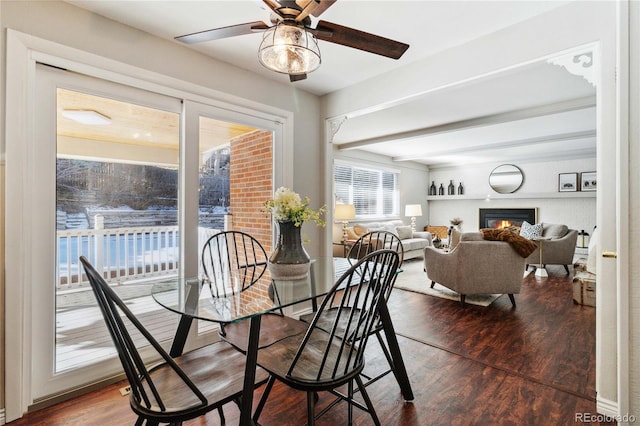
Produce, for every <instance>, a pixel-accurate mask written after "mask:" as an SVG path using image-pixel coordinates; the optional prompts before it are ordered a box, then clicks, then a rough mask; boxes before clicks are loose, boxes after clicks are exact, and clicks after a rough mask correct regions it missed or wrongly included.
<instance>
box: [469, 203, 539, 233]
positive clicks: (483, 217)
mask: <svg viewBox="0 0 640 426" xmlns="http://www.w3.org/2000/svg"><path fill="white" fill-rule="evenodd" d="M537 219H538V209H536V208H535V207H534V208H530V209H480V223H479V227H480V229H484V228H504V227H506V226H522V222H524V221H525V220H526V221H527V222H528V223H531V224H534V223H537V221H538V220H537Z"/></svg>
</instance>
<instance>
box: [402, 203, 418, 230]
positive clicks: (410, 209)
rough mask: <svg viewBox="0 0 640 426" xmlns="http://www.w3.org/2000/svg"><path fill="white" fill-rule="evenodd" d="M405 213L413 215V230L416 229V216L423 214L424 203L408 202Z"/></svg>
mask: <svg viewBox="0 0 640 426" xmlns="http://www.w3.org/2000/svg"><path fill="white" fill-rule="evenodd" d="M404 215H405V216H411V230H412V231H415V230H416V216H422V205H420V204H407V205H406V206H404Z"/></svg>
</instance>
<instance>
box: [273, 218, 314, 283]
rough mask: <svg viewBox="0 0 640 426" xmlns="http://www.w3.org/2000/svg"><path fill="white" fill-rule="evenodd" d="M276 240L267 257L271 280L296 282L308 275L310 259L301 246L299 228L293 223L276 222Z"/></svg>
mask: <svg viewBox="0 0 640 426" xmlns="http://www.w3.org/2000/svg"><path fill="white" fill-rule="evenodd" d="M276 223H277V224H278V238H277V240H276V241H277V242H276V246H275V248H274V249H273V252H272V253H271V256H269V262H268V266H269V272H270V273H271V278H272V279H283V280H298V279H302V278H305V277H306V276H307V275H308V274H309V268H310V266H311V263H310V262H311V259H310V258H309V255H308V254H307V252H306V251H305V249H304V246H303V245H302V237H301V235H300V228H301V226H296V225H295V223H294V222H276Z"/></svg>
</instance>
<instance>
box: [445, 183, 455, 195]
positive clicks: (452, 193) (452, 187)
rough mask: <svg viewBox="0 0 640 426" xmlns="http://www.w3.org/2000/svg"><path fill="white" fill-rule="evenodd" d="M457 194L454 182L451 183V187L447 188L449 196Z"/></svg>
mask: <svg viewBox="0 0 640 426" xmlns="http://www.w3.org/2000/svg"><path fill="white" fill-rule="evenodd" d="M455 193H456V187H455V185H454V184H453V180H450V181H449V187H448V188H447V195H454V194H455Z"/></svg>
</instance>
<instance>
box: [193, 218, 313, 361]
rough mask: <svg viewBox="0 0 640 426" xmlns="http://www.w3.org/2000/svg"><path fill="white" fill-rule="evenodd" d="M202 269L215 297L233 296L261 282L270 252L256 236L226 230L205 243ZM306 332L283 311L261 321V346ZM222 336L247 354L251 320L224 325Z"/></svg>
mask: <svg viewBox="0 0 640 426" xmlns="http://www.w3.org/2000/svg"><path fill="white" fill-rule="evenodd" d="M201 267H202V270H203V273H204V280H205V281H206V284H208V285H209V287H210V288H211V293H212V295H213V296H214V297H230V296H232V295H237V294H240V293H241V292H242V291H244V290H246V289H247V288H249V287H251V286H253V285H255V284H256V283H258V282H259V280H260V279H261V278H262V277H263V276H264V274H265V272H266V270H267V253H266V251H265V249H264V247H263V246H262V244H260V242H259V241H258V240H257V239H256V238H254V237H253V236H251V235H249V234H247V233H245V232H241V231H223V232H219V233H217V234H215V235H213V236H211V237H210V238H209V239H208V240H207V241H206V242H205V244H204V246H203V248H202V254H201ZM264 281H266V279H265V280H264ZM267 282H268V281H267ZM304 331H306V327H301V326H300V324H299V322H298V321H296V320H294V319H292V318H289V317H286V316H284V315H282V312H280V314H277V313H270V314H265V315H263V316H262V319H261V326H260V341H259V343H258V345H259V346H260V347H264V346H267V345H269V344H271V343H273V342H274V341H277V340H279V339H281V338H283V337H288V336H291V335H293V334H299V333H304ZM220 336H221V338H222V339H224V340H225V341H227V342H228V343H230V344H231V345H233V346H234V347H235V348H236V349H238V350H240V351H241V352H246V350H247V342H248V336H249V321H248V320H247V321H239V322H235V323H230V324H226V325H224V326H221V327H220Z"/></svg>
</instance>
